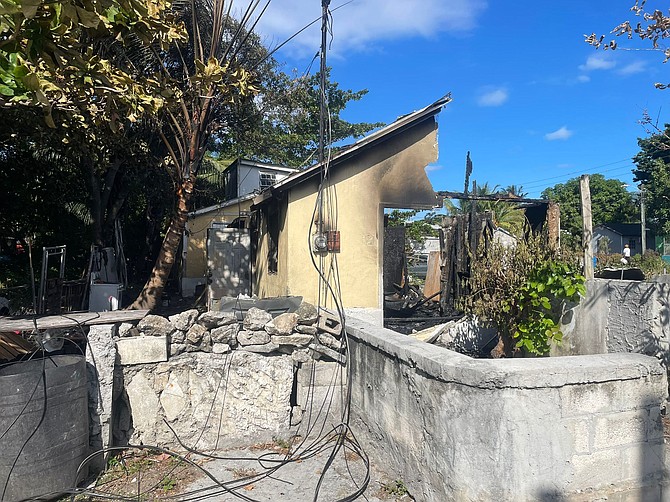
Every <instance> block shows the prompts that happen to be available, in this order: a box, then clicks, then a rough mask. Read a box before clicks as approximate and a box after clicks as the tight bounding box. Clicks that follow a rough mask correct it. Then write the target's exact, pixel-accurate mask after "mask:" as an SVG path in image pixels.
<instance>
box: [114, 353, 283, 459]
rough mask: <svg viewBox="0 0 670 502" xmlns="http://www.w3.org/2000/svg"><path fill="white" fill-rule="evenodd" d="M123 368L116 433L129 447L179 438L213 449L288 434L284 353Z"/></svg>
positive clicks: (200, 356)
mask: <svg viewBox="0 0 670 502" xmlns="http://www.w3.org/2000/svg"><path fill="white" fill-rule="evenodd" d="M121 371H122V372H123V380H124V389H125V393H124V395H123V397H122V400H121V403H120V404H119V414H118V421H117V427H116V429H117V431H118V432H119V433H121V434H123V435H124V436H125V439H126V440H127V442H128V443H131V444H140V443H141V444H158V445H176V444H177V443H178V440H179V441H181V442H182V443H184V444H185V445H186V446H189V447H191V448H195V449H199V450H213V449H216V448H217V447H218V446H219V443H222V444H225V443H226V442H230V441H231V440H237V439H240V438H244V437H251V436H254V437H270V436H272V435H273V434H277V433H281V432H284V431H287V430H289V425H290V417H291V405H290V398H291V390H292V386H293V361H292V359H291V357H290V356H288V355H278V356H275V357H267V356H264V355H261V354H255V353H252V352H245V351H234V352H231V353H229V354H210V353H203V352H199V353H198V352H193V353H184V354H181V355H179V356H177V357H174V358H170V360H169V361H166V362H161V363H157V364H150V365H141V366H128V367H123V368H122V370H121ZM168 425H169V427H168ZM171 429H172V430H171ZM177 438H178V440H177Z"/></svg>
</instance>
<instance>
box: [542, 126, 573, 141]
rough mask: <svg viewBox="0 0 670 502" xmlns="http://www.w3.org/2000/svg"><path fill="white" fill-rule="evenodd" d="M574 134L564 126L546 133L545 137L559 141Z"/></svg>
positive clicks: (548, 139)
mask: <svg viewBox="0 0 670 502" xmlns="http://www.w3.org/2000/svg"><path fill="white" fill-rule="evenodd" d="M572 135H573V132H572V131H571V130H570V129H568V128H567V127H565V126H563V127H561V128H560V129H557V130H555V131H554V132H550V133H547V134H545V135H544V139H546V140H547V141H557V140H563V139H568V138H569V137H570V136H572Z"/></svg>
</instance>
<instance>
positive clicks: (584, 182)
mask: <svg viewBox="0 0 670 502" xmlns="http://www.w3.org/2000/svg"><path fill="white" fill-rule="evenodd" d="M579 192H580V194H581V196H582V225H583V229H584V230H583V233H582V249H583V250H584V277H586V279H587V280H588V279H593V247H592V246H591V241H592V239H593V223H592V221H591V190H590V188H589V175H588V174H582V176H581V177H580V178H579Z"/></svg>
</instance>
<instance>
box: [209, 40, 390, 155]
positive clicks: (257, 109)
mask: <svg viewBox="0 0 670 502" xmlns="http://www.w3.org/2000/svg"><path fill="white" fill-rule="evenodd" d="M258 51H259V52H262V46H259V49H258ZM259 77H260V82H259V83H258V87H259V93H258V96H257V98H256V99H253V100H246V101H244V102H243V103H241V105H240V107H239V108H238V110H237V116H238V119H239V120H237V121H234V122H231V127H230V128H227V129H225V130H223V131H222V134H219V135H218V136H217V145H216V146H215V149H216V150H218V151H219V153H220V154H221V155H222V156H224V157H230V158H236V157H245V158H249V159H252V160H257V161H261V162H271V163H276V164H280V165H285V166H291V167H302V166H308V165H310V164H312V163H314V161H315V160H316V159H315V153H316V150H317V147H318V140H319V106H320V105H319V96H320V89H319V86H320V80H321V76H320V74H319V73H316V74H314V75H309V76H302V77H294V76H290V75H287V74H286V73H284V72H282V71H281V70H280V65H279V64H278V63H277V62H276V61H274V60H273V59H270V60H269V61H268V62H267V63H266V65H265V68H264V70H263V72H262V73H261V74H260V76H259ZM367 92H368V91H367V90H361V91H353V90H350V89H346V90H345V89H340V87H339V84H338V83H337V82H333V81H331V80H330V69H328V74H327V75H326V97H327V102H328V114H329V117H330V121H329V123H328V131H327V133H328V138H327V141H328V143H329V144H331V145H332V144H335V143H337V142H340V141H342V140H345V139H349V138H359V137H361V136H363V135H364V134H366V133H367V132H369V131H371V130H372V129H375V128H377V127H381V126H383V125H384V124H382V123H378V122H377V123H367V122H358V123H352V122H348V121H346V120H344V119H343V118H342V117H341V116H340V114H341V113H342V111H343V110H344V109H345V107H346V106H347V104H349V103H350V102H352V101H359V100H360V99H362V98H363V97H364V96H365V95H366V94H367Z"/></svg>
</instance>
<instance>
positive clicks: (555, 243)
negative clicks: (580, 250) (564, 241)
mask: <svg viewBox="0 0 670 502" xmlns="http://www.w3.org/2000/svg"><path fill="white" fill-rule="evenodd" d="M547 234H548V238H549V246H550V247H551V248H552V249H559V248H560V247H561V210H560V207H559V205H558V203H557V202H549V204H548V205H547Z"/></svg>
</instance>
